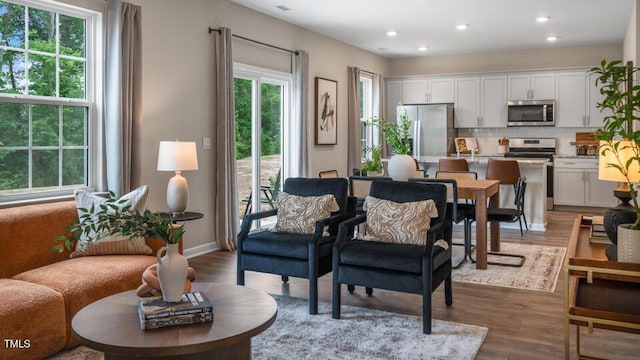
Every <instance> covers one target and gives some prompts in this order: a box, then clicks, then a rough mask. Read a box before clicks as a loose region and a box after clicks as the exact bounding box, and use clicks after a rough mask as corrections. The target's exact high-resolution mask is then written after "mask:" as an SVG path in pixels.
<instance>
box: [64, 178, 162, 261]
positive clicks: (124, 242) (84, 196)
mask: <svg viewBox="0 0 640 360" xmlns="http://www.w3.org/2000/svg"><path fill="white" fill-rule="evenodd" d="M148 189H149V188H148V186H147V185H143V186H141V187H139V188H137V189H135V190H133V191H131V192H130V193H128V194H125V195H122V197H120V199H119V200H125V201H123V202H122V203H118V204H117V206H119V207H120V208H123V207H125V206H129V205H130V206H131V209H134V210H138V211H139V212H144V210H145V209H146V207H147V193H148ZM74 196H75V198H76V207H77V208H78V209H80V208H85V209H91V206H95V207H96V208H98V207H99V206H100V204H102V203H104V202H105V201H106V200H107V199H106V198H104V197H102V196H99V195H96V194H93V193H90V192H87V191H84V190H80V189H77V190H76V191H75V192H74ZM81 215H82V212H80V210H78V216H81ZM95 239H96V234H95V233H90V234H88V235H85V234H82V235H81V236H80V239H78V242H77V243H76V248H75V251H73V252H72V253H71V255H70V257H71V258H75V257H80V256H90V255H150V254H151V253H152V250H151V248H150V247H149V246H148V245H147V243H146V242H145V239H144V238H133V239H129V237H127V236H107V237H103V238H101V239H100V240H95Z"/></svg>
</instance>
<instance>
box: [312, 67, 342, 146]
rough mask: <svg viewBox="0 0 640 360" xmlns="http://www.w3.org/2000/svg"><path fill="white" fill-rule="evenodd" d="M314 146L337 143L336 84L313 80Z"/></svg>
mask: <svg viewBox="0 0 640 360" xmlns="http://www.w3.org/2000/svg"><path fill="white" fill-rule="evenodd" d="M315 86H316V93H315V94H316V97H315V144H316V145H336V144H337V143H338V82H337V81H336V80H331V79H325V78H322V77H317V76H316V78H315Z"/></svg>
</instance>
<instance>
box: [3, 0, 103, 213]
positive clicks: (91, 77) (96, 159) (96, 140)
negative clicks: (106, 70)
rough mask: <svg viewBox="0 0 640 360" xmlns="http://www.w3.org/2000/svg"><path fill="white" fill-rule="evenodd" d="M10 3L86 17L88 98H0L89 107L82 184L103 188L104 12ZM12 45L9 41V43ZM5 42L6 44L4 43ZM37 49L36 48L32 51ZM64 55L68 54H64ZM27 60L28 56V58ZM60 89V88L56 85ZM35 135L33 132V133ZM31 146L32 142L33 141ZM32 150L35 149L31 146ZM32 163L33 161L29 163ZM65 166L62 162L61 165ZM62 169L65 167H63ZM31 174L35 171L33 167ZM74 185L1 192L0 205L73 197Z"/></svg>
mask: <svg viewBox="0 0 640 360" xmlns="http://www.w3.org/2000/svg"><path fill="white" fill-rule="evenodd" d="M4 1H6V2H9V3H14V4H19V5H24V6H27V7H31V8H36V9H41V10H46V11H51V12H55V13H58V14H63V15H68V16H72V17H77V18H82V19H84V20H85V21H86V34H85V57H86V63H85V64H86V65H85V66H86V73H85V99H69V98H61V97H54V96H34V95H26V94H7V93H0V102H5V103H23V104H33V105H36V104H45V105H62V106H65V105H67V106H70V105H76V106H86V107H87V108H88V111H87V136H88V139H87V143H88V157H87V163H88V164H87V174H86V176H87V179H86V181H87V183H86V186H82V188H84V189H87V190H90V191H91V190H102V188H101V184H100V183H99V181H100V180H99V179H101V178H102V175H103V171H102V168H103V161H102V158H103V151H104V150H103V141H102V137H103V136H102V127H103V126H102V121H103V119H102V118H103V117H102V108H103V103H102V98H103V96H102V95H103V91H102V84H103V63H102V59H103V20H102V13H100V12H98V11H94V10H89V9H84V8H80V7H76V6H72V5H68V4H64V3H60V2H55V1H49V0H4ZM7 45H8V44H7ZM0 46H2V45H0ZM12 49H13V48H11V47H8V46H6V45H5V46H2V48H1V49H0V51H3V50H12ZM30 52H32V53H37V52H36V51H30ZM61 57H64V56H61ZM25 60H26V59H25ZM56 90H57V89H56ZM30 137H31V134H30ZM28 147H29V150H30V149H31V144H29V146H28ZM30 151H31V150H30ZM29 166H31V165H29ZM59 166H62V165H59ZM59 171H60V172H61V171H62V168H60V169H59ZM29 177H31V171H29ZM73 191H74V189H72V188H65V189H59V190H52V191H37V192H32V189H31V188H29V192H28V193H21V194H15V195H0V207H4V206H11V205H14V204H16V203H24V202H38V201H42V200H47V201H48V200H56V199H65V198H70V197H71V196H72V195H73Z"/></svg>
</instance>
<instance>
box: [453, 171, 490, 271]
mask: <svg viewBox="0 0 640 360" xmlns="http://www.w3.org/2000/svg"><path fill="white" fill-rule="evenodd" d="M456 181H457V183H458V198H459V199H469V200H474V201H475V212H476V269H481V270H486V269H487V200H489V207H498V206H500V181H499V180H485V179H482V180H477V179H457V180H456ZM490 234H491V251H492V252H499V251H500V223H499V222H497V221H491V224H490Z"/></svg>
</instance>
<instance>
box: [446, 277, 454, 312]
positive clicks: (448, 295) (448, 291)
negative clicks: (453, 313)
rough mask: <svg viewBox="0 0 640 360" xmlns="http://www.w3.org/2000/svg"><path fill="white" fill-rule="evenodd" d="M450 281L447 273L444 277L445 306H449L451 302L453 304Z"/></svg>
mask: <svg viewBox="0 0 640 360" xmlns="http://www.w3.org/2000/svg"><path fill="white" fill-rule="evenodd" d="M451 283H452V281H451V274H449V277H447V278H446V279H444V303H445V304H447V306H451V304H453V291H452V284H451Z"/></svg>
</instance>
